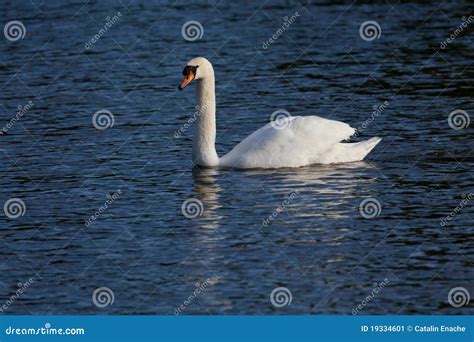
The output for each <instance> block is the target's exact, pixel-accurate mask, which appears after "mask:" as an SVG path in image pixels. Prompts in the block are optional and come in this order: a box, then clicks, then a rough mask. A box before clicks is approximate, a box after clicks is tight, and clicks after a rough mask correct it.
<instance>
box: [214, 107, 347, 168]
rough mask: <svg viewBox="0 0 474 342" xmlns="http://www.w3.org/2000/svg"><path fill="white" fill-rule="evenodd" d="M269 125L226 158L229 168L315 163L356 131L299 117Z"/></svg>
mask: <svg viewBox="0 0 474 342" xmlns="http://www.w3.org/2000/svg"><path fill="white" fill-rule="evenodd" d="M279 120H280V121H279V122H278V124H275V123H274V122H270V123H268V124H266V125H265V126H263V127H262V128H260V129H259V130H257V131H255V132H254V133H252V134H251V135H249V136H248V137H247V138H245V139H244V140H243V141H242V142H241V143H239V144H238V145H237V146H235V147H234V149H232V151H230V152H229V153H228V154H226V155H225V156H223V157H222V158H221V160H220V162H219V165H221V166H226V167H239V168H252V167H297V166H303V165H308V164H312V163H316V162H317V161H318V158H319V156H320V155H322V154H323V153H324V152H326V151H328V150H329V149H330V148H331V147H332V146H334V145H335V144H337V143H339V142H340V141H342V140H345V139H347V138H349V137H350V136H351V135H353V134H354V133H355V130H354V128H352V127H350V126H349V125H347V124H345V123H343V122H340V121H334V120H328V119H324V118H320V117H318V116H304V117H302V116H296V117H290V118H283V119H279Z"/></svg>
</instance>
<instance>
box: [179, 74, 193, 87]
mask: <svg viewBox="0 0 474 342" xmlns="http://www.w3.org/2000/svg"><path fill="white" fill-rule="evenodd" d="M192 80H194V74H193V73H192V72H190V73H188V74H187V75H185V76H184V79H183V82H181V84H180V85H179V86H178V89H179V90H183V89H184V88H185V87H186V86H187V85H188V84H189V83H191V81H192Z"/></svg>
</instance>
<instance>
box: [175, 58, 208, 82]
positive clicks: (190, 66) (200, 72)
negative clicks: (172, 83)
mask: <svg viewBox="0 0 474 342" xmlns="http://www.w3.org/2000/svg"><path fill="white" fill-rule="evenodd" d="M183 76H184V79H183V82H181V84H180V85H179V86H178V89H179V90H183V89H184V88H185V87H186V86H187V85H188V84H189V83H191V81H192V80H202V79H205V78H207V77H211V76H214V69H213V68H212V64H211V62H209V61H208V60H207V59H205V58H204V57H196V58H193V59H191V60H190V61H189V62H188V63H187V64H186V66H185V67H184V70H183Z"/></svg>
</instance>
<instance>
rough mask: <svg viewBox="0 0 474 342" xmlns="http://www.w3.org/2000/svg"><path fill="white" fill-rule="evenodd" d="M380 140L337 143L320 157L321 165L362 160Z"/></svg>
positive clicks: (376, 138)
mask: <svg viewBox="0 0 474 342" xmlns="http://www.w3.org/2000/svg"><path fill="white" fill-rule="evenodd" d="M381 140H382V139H381V138H379V137H374V138H372V139H369V140H364V141H361V142H358V143H338V144H336V145H334V146H333V147H331V148H330V149H329V151H327V152H326V153H324V155H322V156H321V160H320V161H319V162H320V163H322V164H333V163H349V162H355V161H360V160H362V159H364V158H365V157H366V156H367V155H368V154H369V153H370V151H372V149H373V148H374V147H375V146H377V144H378V143H379V142H380V141H381Z"/></svg>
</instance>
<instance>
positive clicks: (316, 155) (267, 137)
mask: <svg viewBox="0 0 474 342" xmlns="http://www.w3.org/2000/svg"><path fill="white" fill-rule="evenodd" d="M183 75H184V80H183V82H182V83H181V84H180V85H179V87H178V89H179V90H182V89H184V87H186V86H187V85H188V84H189V83H190V82H191V81H192V80H196V81H197V102H198V107H197V108H198V111H199V112H198V115H197V117H198V119H197V120H196V125H195V130H194V141H193V161H194V163H196V164H198V165H200V166H208V167H213V166H219V167H235V168H242V169H247V168H279V167H300V166H305V165H310V164H331V163H343V162H354V161H359V160H362V159H363V158H364V157H365V156H366V155H367V154H368V153H369V152H370V151H371V150H372V149H373V148H374V147H375V145H377V144H378V143H379V142H380V140H381V139H380V138H377V137H375V138H372V139H369V140H365V141H361V142H358V143H342V142H341V141H343V140H345V139H348V138H349V137H351V136H352V135H353V134H354V133H355V129H354V128H352V127H350V126H349V125H347V124H345V123H343V122H339V121H334V120H328V119H323V118H320V117H318V116H304V117H302V116H295V117H284V118H280V119H278V120H277V123H276V124H275V122H270V123H268V124H266V125H265V126H263V127H262V128H260V129H259V130H257V131H255V132H253V133H252V134H251V135H249V136H248V137H247V138H245V139H244V140H243V141H242V142H240V143H239V144H238V145H237V146H235V147H234V148H233V149H232V150H231V151H230V152H229V153H227V154H226V155H225V156H223V157H222V158H219V157H218V156H217V152H216V148H215V142H216V94H215V80H214V69H213V68H212V64H211V63H210V62H209V61H208V60H207V59H205V58H203V57H197V58H193V59H191V60H190V61H189V62H188V63H187V65H186V67H185V68H184V70H183Z"/></svg>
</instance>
